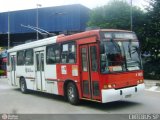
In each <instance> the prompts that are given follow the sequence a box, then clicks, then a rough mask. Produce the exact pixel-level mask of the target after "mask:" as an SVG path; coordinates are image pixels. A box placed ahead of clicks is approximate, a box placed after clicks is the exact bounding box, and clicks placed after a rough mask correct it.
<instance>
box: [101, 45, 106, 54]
mask: <svg viewBox="0 0 160 120" xmlns="http://www.w3.org/2000/svg"><path fill="white" fill-rule="evenodd" d="M100 53H101V54H104V53H105V48H104V45H103V44H101V45H100Z"/></svg>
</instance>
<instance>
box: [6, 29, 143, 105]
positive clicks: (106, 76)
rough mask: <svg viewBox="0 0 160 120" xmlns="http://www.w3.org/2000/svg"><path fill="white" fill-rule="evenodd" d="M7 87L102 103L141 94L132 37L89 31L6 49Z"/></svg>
mask: <svg viewBox="0 0 160 120" xmlns="http://www.w3.org/2000/svg"><path fill="white" fill-rule="evenodd" d="M7 74H8V80H9V83H10V84H11V85H12V86H16V87H19V88H20V90H21V92H22V93H27V92H28V90H35V91H41V92H46V93H51V94H55V95H61V96H64V97H65V98H66V99H67V100H68V101H69V103H71V104H78V103H79V101H80V100H82V99H85V100H90V101H96V102H101V103H107V102H112V101H118V100H121V99H124V98H128V97H131V96H132V95H134V94H137V93H141V92H142V91H143V90H144V87H145V86H144V80H143V70H142V63H141V55H140V49H139V42H138V39H137V37H136V35H135V33H134V32H132V31H125V30H115V29H99V30H90V31H85V32H81V33H76V34H73V35H68V36H65V35H59V36H54V37H49V38H45V39H42V40H38V41H34V42H30V43H26V44H22V45H19V46H15V47H13V48H12V49H9V50H8V65H7Z"/></svg>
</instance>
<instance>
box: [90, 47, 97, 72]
mask: <svg viewBox="0 0 160 120" xmlns="http://www.w3.org/2000/svg"><path fill="white" fill-rule="evenodd" d="M90 55H91V67H92V71H97V66H98V65H97V56H96V55H97V50H96V46H91V47H90Z"/></svg>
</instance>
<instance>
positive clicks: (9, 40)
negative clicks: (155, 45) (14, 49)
mask: <svg viewBox="0 0 160 120" xmlns="http://www.w3.org/2000/svg"><path fill="white" fill-rule="evenodd" d="M9 48H10V11H8V49H9Z"/></svg>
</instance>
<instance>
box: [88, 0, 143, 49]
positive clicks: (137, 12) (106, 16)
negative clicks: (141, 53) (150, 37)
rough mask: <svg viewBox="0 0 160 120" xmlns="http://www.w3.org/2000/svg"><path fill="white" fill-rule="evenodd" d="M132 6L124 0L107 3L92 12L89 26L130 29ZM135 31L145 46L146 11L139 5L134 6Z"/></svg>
mask: <svg viewBox="0 0 160 120" xmlns="http://www.w3.org/2000/svg"><path fill="white" fill-rule="evenodd" d="M130 9H131V6H130V5H129V4H128V3H127V2H125V1H124V0H114V1H111V2H110V3H108V4H107V5H104V6H101V7H97V8H95V9H93V10H92V11H91V13H90V20H89V22H88V26H89V27H92V26H97V27H100V28H108V29H124V30H130V26H131V25H130V24H131V22H130V15H131V14H130ZM132 10H133V31H135V32H136V34H137V35H138V38H139V40H140V42H141V44H142V48H143V46H145V31H144V25H145V24H144V23H145V13H144V12H143V11H142V10H141V9H140V8H138V7H135V6H133V8H132Z"/></svg>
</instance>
